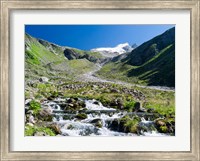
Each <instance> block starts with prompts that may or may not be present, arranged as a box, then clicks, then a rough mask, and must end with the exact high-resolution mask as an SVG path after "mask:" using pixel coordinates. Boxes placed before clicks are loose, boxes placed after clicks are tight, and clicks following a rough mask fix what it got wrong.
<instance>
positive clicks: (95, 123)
mask: <svg viewBox="0 0 200 161" xmlns="http://www.w3.org/2000/svg"><path fill="white" fill-rule="evenodd" d="M90 123H91V124H93V125H94V126H96V127H98V128H101V127H102V126H103V122H102V120H101V119H94V120H92V121H90Z"/></svg>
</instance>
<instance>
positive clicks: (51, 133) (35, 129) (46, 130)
mask: <svg viewBox="0 0 200 161" xmlns="http://www.w3.org/2000/svg"><path fill="white" fill-rule="evenodd" d="M36 132H44V133H45V134H46V135H49V136H55V135H56V134H55V133H54V131H53V130H52V129H50V128H48V127H37V126H33V127H32V126H26V127H25V136H34V134H35V133H36Z"/></svg>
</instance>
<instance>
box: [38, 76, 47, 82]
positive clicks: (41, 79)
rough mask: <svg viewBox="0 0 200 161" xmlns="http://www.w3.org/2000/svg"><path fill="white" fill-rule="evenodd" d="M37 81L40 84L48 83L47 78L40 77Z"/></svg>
mask: <svg viewBox="0 0 200 161" xmlns="http://www.w3.org/2000/svg"><path fill="white" fill-rule="evenodd" d="M39 81H40V82H43V83H46V82H48V81H49V79H48V78H47V77H41V78H40V79H39Z"/></svg>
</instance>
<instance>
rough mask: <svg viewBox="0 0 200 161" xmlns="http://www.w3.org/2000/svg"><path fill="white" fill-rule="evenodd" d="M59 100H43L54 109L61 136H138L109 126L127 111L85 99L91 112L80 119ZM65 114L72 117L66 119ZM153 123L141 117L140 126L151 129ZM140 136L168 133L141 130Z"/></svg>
mask: <svg viewBox="0 0 200 161" xmlns="http://www.w3.org/2000/svg"><path fill="white" fill-rule="evenodd" d="M57 101H58V100H54V101H45V102H43V106H48V107H49V108H51V109H52V111H53V114H54V115H55V117H54V119H53V122H55V123H57V124H58V125H59V127H60V130H61V136H138V135H137V134H133V133H124V132H119V131H114V130H111V129H110V128H109V127H110V126H109V125H110V123H112V121H114V120H115V121H116V120H119V119H120V118H122V117H123V116H125V115H126V114H127V113H126V112H119V111H116V110H115V109H113V108H109V107H105V106H103V105H102V103H101V102H99V101H97V100H94V99H93V100H84V101H85V104H86V107H85V108H86V109H87V110H88V111H90V113H88V114H86V115H87V118H86V119H83V120H79V119H77V118H76V117H74V116H75V115H76V114H77V113H76V114H71V113H64V111H63V110H62V109H61V107H60V106H59V105H58V104H57V103H56V102H57ZM59 101H61V102H62V101H64V99H63V100H62V99H59ZM93 111H94V112H93ZM97 111H99V112H97ZM102 111H104V112H102ZM64 116H72V117H71V118H67V119H66V118H64ZM98 121H99V122H100V123H101V126H95V123H96V122H98ZM153 124H154V123H153V121H148V120H145V119H144V118H141V122H140V123H139V126H145V127H146V128H147V129H150V128H148V127H150V126H152V125H153ZM140 136H166V135H164V134H160V133H158V132H157V131H153V130H148V131H145V132H143V131H141V135H140Z"/></svg>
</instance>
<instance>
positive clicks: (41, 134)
mask: <svg viewBox="0 0 200 161" xmlns="http://www.w3.org/2000/svg"><path fill="white" fill-rule="evenodd" d="M34 136H47V135H46V134H45V132H39V131H37V132H36V133H35V134H34Z"/></svg>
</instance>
